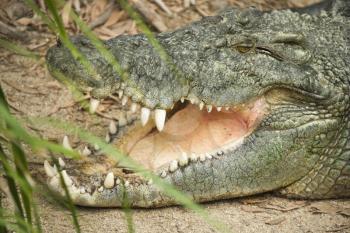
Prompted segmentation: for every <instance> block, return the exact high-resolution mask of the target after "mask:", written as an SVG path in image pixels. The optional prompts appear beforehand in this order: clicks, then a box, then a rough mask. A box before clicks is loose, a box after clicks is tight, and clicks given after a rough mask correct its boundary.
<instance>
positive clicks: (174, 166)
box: [169, 160, 179, 172]
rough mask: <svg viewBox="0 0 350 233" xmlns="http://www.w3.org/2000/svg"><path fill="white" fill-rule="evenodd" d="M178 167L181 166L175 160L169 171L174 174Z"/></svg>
mask: <svg viewBox="0 0 350 233" xmlns="http://www.w3.org/2000/svg"><path fill="white" fill-rule="evenodd" d="M178 167H179V164H178V162H177V160H173V161H171V162H170V164H169V171H170V172H174V171H176V170H177V169H178Z"/></svg>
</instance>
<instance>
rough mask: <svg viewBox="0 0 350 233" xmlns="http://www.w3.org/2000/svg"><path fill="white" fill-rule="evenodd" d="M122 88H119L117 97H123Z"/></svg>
mask: <svg viewBox="0 0 350 233" xmlns="http://www.w3.org/2000/svg"><path fill="white" fill-rule="evenodd" d="M123 93H124V92H123V90H119V91H118V97H119V99H121V98H122V97H123Z"/></svg>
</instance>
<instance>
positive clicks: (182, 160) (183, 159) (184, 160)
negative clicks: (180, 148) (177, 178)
mask: <svg viewBox="0 0 350 233" xmlns="http://www.w3.org/2000/svg"><path fill="white" fill-rule="evenodd" d="M187 164H188V157H187V154H186V152H182V154H181V157H180V158H179V165H180V166H181V167H183V166H186V165H187Z"/></svg>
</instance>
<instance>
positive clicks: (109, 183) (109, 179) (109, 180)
mask: <svg viewBox="0 0 350 233" xmlns="http://www.w3.org/2000/svg"><path fill="white" fill-rule="evenodd" d="M103 185H104V186H105V188H108V189H110V188H113V187H114V174H113V172H110V173H108V174H107V176H106V179H105V181H104V182H103Z"/></svg>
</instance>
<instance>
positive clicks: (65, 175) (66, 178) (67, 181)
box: [62, 170, 73, 187]
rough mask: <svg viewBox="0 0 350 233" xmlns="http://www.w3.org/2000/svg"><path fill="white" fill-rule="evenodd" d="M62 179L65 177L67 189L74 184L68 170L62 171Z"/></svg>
mask: <svg viewBox="0 0 350 233" xmlns="http://www.w3.org/2000/svg"><path fill="white" fill-rule="evenodd" d="M62 177H63V180H64V183H65V184H66V186H67V187H69V186H71V185H72V184H73V181H72V179H71V178H70V177H69V175H68V174H67V172H66V170H63V171H62Z"/></svg>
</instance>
